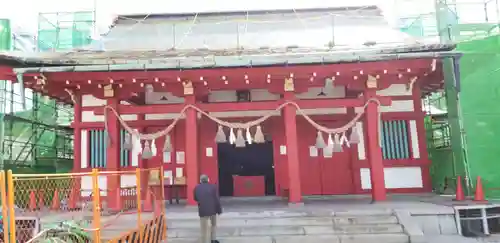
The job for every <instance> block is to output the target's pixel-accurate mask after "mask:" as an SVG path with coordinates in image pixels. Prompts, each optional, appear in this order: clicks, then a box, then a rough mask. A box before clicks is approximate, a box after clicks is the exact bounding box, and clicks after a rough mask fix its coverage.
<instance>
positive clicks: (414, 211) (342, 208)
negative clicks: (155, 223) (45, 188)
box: [167, 194, 478, 243]
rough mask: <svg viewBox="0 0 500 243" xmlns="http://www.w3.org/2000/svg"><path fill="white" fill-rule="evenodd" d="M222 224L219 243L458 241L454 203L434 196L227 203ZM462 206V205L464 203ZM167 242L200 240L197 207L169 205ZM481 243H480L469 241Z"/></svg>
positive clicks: (239, 200) (225, 200)
mask: <svg viewBox="0 0 500 243" xmlns="http://www.w3.org/2000/svg"><path fill="white" fill-rule="evenodd" d="M222 204H223V210H224V213H223V214H222V215H220V217H219V222H218V231H217V233H218V239H219V241H220V242H221V243H250V242H251V243H260V242H262V243H281V242H283V243H295V242H297V243H299V242H300V243H308V242H314V243H323V242H325V243H326V242H328V243H362V242H363V243H364V242H370V243H410V242H411V243H419V242H422V243H424V242H429V243H434V241H432V239H438V238H439V239H445V238H447V237H448V238H449V237H452V238H457V237H458V238H459V239H463V240H464V241H463V242H467V240H469V239H467V238H465V237H461V236H458V233H457V227H456V221H455V210H454V208H453V202H452V201H451V200H450V199H449V198H447V197H440V196H436V195H432V194H418V195H392V196H391V197H390V199H389V200H388V201H387V202H384V203H371V201H370V198H369V196H340V197H339V196H334V197H308V198H305V199H304V205H303V206H293V207H291V206H288V205H287V203H286V202H284V201H283V200H282V199H280V198H276V197H267V198H223V199H222ZM461 205H463V203H462V204H461ZM167 222H168V229H167V233H168V240H167V241H168V242H170V243H194V242H198V241H197V240H198V237H199V218H198V215H197V211H196V208H193V207H186V206H183V205H167ZM470 242H478V241H470Z"/></svg>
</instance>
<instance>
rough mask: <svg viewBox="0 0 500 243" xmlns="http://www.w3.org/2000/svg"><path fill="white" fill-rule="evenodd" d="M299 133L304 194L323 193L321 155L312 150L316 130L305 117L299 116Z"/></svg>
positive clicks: (301, 178)
mask: <svg viewBox="0 0 500 243" xmlns="http://www.w3.org/2000/svg"><path fill="white" fill-rule="evenodd" d="M297 133H298V137H299V140H298V141H297V143H298V148H299V164H300V182H301V189H302V194H303V195H321V194H323V193H322V190H321V187H322V186H321V177H320V173H321V168H320V163H319V162H320V161H319V155H318V154H315V153H314V152H315V151H317V150H314V149H315V147H313V151H311V146H315V143H316V134H317V132H316V130H315V129H314V127H313V126H312V125H311V124H309V123H308V122H306V121H305V120H304V119H300V118H299V117H297Z"/></svg>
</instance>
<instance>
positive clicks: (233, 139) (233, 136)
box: [229, 128, 236, 144]
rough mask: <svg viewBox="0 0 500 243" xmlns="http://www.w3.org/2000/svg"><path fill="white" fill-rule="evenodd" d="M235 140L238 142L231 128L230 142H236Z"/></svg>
mask: <svg viewBox="0 0 500 243" xmlns="http://www.w3.org/2000/svg"><path fill="white" fill-rule="evenodd" d="M234 142H236V136H235V135H234V130H233V129H232V128H231V130H229V143H230V144H234Z"/></svg>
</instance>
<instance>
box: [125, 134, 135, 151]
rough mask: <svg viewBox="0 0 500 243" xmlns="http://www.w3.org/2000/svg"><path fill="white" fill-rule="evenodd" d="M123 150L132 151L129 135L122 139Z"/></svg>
mask: <svg viewBox="0 0 500 243" xmlns="http://www.w3.org/2000/svg"><path fill="white" fill-rule="evenodd" d="M122 146H123V149H125V150H132V149H133V144H132V136H131V135H130V133H125V137H124V138H123V145H122Z"/></svg>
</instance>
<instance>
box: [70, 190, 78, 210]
mask: <svg viewBox="0 0 500 243" xmlns="http://www.w3.org/2000/svg"><path fill="white" fill-rule="evenodd" d="M77 192H78V191H77V190H76V189H75V188H73V189H71V192H70V193H69V202H68V208H69V209H70V210H73V209H76V199H77Z"/></svg>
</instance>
